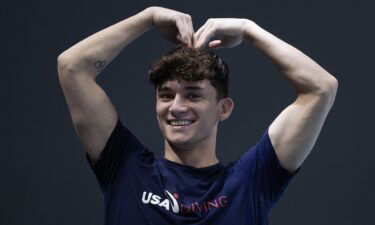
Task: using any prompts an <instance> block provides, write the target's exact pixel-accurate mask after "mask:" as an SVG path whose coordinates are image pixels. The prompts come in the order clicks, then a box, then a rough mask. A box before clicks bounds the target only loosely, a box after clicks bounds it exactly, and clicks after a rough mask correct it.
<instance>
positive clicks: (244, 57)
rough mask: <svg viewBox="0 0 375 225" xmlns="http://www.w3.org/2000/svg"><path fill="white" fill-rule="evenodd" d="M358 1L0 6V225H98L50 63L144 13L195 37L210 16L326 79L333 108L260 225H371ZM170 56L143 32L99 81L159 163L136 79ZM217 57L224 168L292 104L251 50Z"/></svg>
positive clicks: (369, 67) (368, 81)
mask: <svg viewBox="0 0 375 225" xmlns="http://www.w3.org/2000/svg"><path fill="white" fill-rule="evenodd" d="M366 2H369V1H366ZM366 2H364V1H363V2H360V1H339V0H333V1H323V0H315V1H301V0H298V1H297V0H290V1H276V0H274V1H270V0H263V1H261V0H256V1H228V0H226V1H224V0H216V1H181V0H178V1H152V2H151V1H140V0H137V1H119V0H116V1H107V2H104V1H98V0H91V1H88V0H86V1H83V0H81V1H73V0H64V1H44V2H43V1H27V2H26V1H25V2H20V1H12V2H11V1H2V3H1V9H0V12H1V17H2V19H1V24H2V25H1V50H2V51H1V64H2V75H1V76H0V80H1V81H0V83H1V89H0V91H1V93H0V94H1V99H2V101H1V118H2V124H3V125H2V129H1V142H2V146H3V147H2V150H1V152H0V154H1V157H0V177H1V183H0V224H1V225H26V224H27V225H34V224H35V225H44V224H46V225H50V224H56V225H57V224H69V225H74V224H77V225H78V224H101V218H102V216H101V195H100V190H99V186H98V184H97V181H96V179H95V176H94V174H93V172H92V171H91V169H90V167H89V165H88V164H87V163H86V161H85V157H84V152H83V150H82V146H81V144H80V142H79V140H78V138H77V136H76V134H75V133H74V128H73V125H72V122H71V118H70V115H69V112H68V108H67V105H66V102H65V99H64V96H63V93H62V90H61V88H60V86H59V82H58V77H57V69H56V59H57V56H58V55H59V54H60V53H61V52H62V51H64V50H65V49H67V48H69V47H70V46H72V45H74V44H75V43H77V42H78V41H80V40H82V39H83V38H85V37H87V36H89V35H91V34H93V33H95V32H97V31H99V30H101V29H103V28H105V27H108V26H110V25H112V24H114V23H116V22H119V21H120V20H123V19H125V18H127V17H129V16H131V15H134V14H135V13H137V12H139V11H141V10H142V9H144V8H146V6H150V5H151V3H152V5H159V6H164V7H169V8H173V9H176V10H179V11H183V12H185V13H188V14H190V15H191V16H192V17H193V21H194V26H195V29H198V28H199V27H200V26H201V25H202V24H203V23H204V22H205V21H206V20H207V19H208V18H210V17H246V18H249V19H252V20H253V21H255V22H256V23H257V24H259V25H260V26H262V27H263V28H264V29H266V30H268V31H269V32H271V33H273V34H275V35H276V36H278V37H279V38H281V39H283V40H285V41H286V42H288V43H290V44H292V45H293V46H295V47H297V48H298V49H300V50H301V51H303V52H304V53H306V54H307V55H309V56H310V57H312V58H313V59H314V60H316V61H317V62H318V63H319V64H320V65H322V66H323V67H324V68H325V69H326V70H328V71H329V72H330V73H331V74H333V75H334V76H335V77H336V78H337V79H338V80H339V89H338V93H337V97H336V102H335V104H334V106H333V108H332V110H331V112H330V114H329V116H328V118H327V120H326V123H325V125H324V127H323V130H322V132H321V135H320V137H319V139H318V141H317V143H316V145H315V147H314V150H313V151H312V153H311V154H310V156H309V157H308V158H307V160H306V161H305V163H304V164H303V167H302V170H301V171H300V173H299V174H298V175H297V176H296V177H295V179H294V180H293V181H292V182H291V184H290V185H289V187H288V189H287V191H286V193H285V194H284V196H283V197H282V199H281V200H280V202H279V203H278V205H277V206H276V207H275V208H274V210H273V211H272V213H271V222H270V224H277V225H281V224H284V225H287V224H296V225H297V224H298V225H300V224H304V225H316V224H319V225H325V224H327V225H328V224H329V225H332V224H339V225H372V224H375V220H374V218H373V215H372V214H373V213H374V205H373V202H374V200H375V199H374V191H373V190H374V189H375V184H374V168H375V166H374V163H373V161H374V150H375V149H374V145H373V143H372V140H373V138H374V135H373V134H374V128H375V127H374V118H373V115H374V100H373V97H374V94H373V90H374V88H373V83H374V81H375V78H374V72H373V65H374V57H373V50H374V48H373V47H374V46H373V43H372V42H373V41H374V38H373V36H374V35H373V34H374V31H373V27H374V24H373V21H374V18H373V16H372V15H371V13H373V8H374V7H373V6H371V5H368V4H367V3H366ZM366 4H367V5H366ZM171 48H173V45H172V44H171V43H169V42H168V41H166V40H164V39H163V38H162V37H161V36H159V34H158V33H157V32H156V31H155V30H151V31H149V32H148V33H146V34H145V35H143V36H141V37H140V38H139V39H137V40H136V41H134V42H133V43H131V44H130V45H129V46H128V47H127V48H125V50H124V51H123V52H122V53H121V54H120V55H119V57H118V58H116V59H115V60H114V61H113V62H112V63H111V64H110V65H109V66H108V67H107V69H106V70H105V71H104V72H103V73H102V74H101V75H100V76H99V78H98V82H99V84H100V85H101V86H102V87H103V88H104V90H105V91H106V92H107V94H108V95H109V96H110V98H111V100H112V102H113V103H114V105H115V106H116V108H117V110H118V112H119V115H120V117H121V119H122V121H123V123H124V124H126V125H127V127H128V128H130V129H131V130H132V131H133V133H135V134H136V136H137V137H138V138H139V139H140V140H141V141H142V142H143V143H144V144H145V145H146V146H148V147H150V148H151V149H152V150H154V152H155V153H156V154H157V155H159V156H160V155H161V154H162V150H163V142H162V138H161V135H160V133H159V129H158V126H157V123H156V119H155V118H156V117H155V102H154V94H153V89H152V86H151V85H150V84H149V83H148V81H147V77H146V74H147V71H148V68H149V63H150V61H152V60H155V59H157V58H158V57H159V56H160V55H161V54H163V53H165V52H166V51H168V50H170V49H171ZM217 52H218V54H220V55H221V56H222V57H223V58H224V60H225V61H226V62H227V63H228V64H229V65H230V67H231V83H230V94H231V96H232V97H233V99H234V101H235V109H234V111H233V114H232V116H231V117H230V118H229V119H228V120H227V121H225V122H224V123H223V124H221V125H220V129H219V134H218V145H217V153H218V157H219V159H220V160H221V161H222V162H224V163H226V162H229V161H234V160H236V159H238V158H239V157H240V156H241V155H242V154H243V153H244V152H245V151H246V150H247V149H248V148H249V147H250V146H252V145H253V144H254V143H255V142H256V141H257V140H258V138H259V137H260V135H261V134H262V133H263V131H264V130H265V129H266V127H267V126H268V125H269V124H270V123H271V122H272V121H273V119H274V118H275V117H276V116H277V115H278V114H279V113H280V112H281V110H283V109H284V108H285V107H286V106H288V105H289V104H290V103H291V102H292V101H293V100H294V99H295V97H296V95H295V92H294V90H293V89H292V87H291V86H290V84H289V83H288V82H287V81H286V79H284V77H283V76H282V75H281V74H280V73H279V72H278V71H277V70H276V69H275V68H274V67H273V66H272V64H271V63H270V61H268V59H266V58H265V57H264V56H263V55H262V54H260V52H259V51H257V49H255V48H254V47H253V46H251V44H249V43H242V45H240V46H238V47H236V48H233V49H221V50H218V51H217Z"/></svg>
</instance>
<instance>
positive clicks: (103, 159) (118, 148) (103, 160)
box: [86, 119, 145, 193]
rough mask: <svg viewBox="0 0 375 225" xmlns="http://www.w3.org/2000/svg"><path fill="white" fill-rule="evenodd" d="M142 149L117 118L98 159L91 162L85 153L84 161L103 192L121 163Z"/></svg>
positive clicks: (115, 175)
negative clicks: (93, 162)
mask: <svg viewBox="0 0 375 225" xmlns="http://www.w3.org/2000/svg"><path fill="white" fill-rule="evenodd" d="M143 149H145V147H144V146H143V145H142V144H141V143H140V142H139V141H138V139H137V138H136V137H135V136H134V135H133V134H132V133H131V132H130V131H129V130H128V129H127V128H126V127H124V126H123V124H122V123H121V121H120V119H118V121H117V124H116V126H115V128H114V130H113V131H112V133H111V135H110V137H109V138H108V141H107V143H106V145H105V147H104V150H103V152H102V153H101V155H100V158H99V160H98V161H97V162H96V163H95V164H92V161H91V160H90V157H89V155H88V154H87V153H86V161H87V162H88V163H89V165H90V167H91V169H92V170H93V172H94V173H95V176H96V178H97V180H98V182H99V185H100V189H101V191H102V192H103V193H104V192H106V190H107V189H108V187H109V186H110V185H111V184H113V183H114V182H115V180H116V178H117V176H118V174H119V173H120V169H121V167H122V165H123V164H124V163H130V162H128V161H131V157H132V155H135V154H136V153H137V152H140V151H142V150H143Z"/></svg>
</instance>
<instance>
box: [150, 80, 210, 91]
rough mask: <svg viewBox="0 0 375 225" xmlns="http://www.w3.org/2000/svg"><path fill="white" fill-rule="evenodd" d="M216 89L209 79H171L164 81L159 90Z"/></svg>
mask: <svg viewBox="0 0 375 225" xmlns="http://www.w3.org/2000/svg"><path fill="white" fill-rule="evenodd" d="M211 89H214V87H213V86H212V85H211V83H210V82H209V81H208V80H207V79H204V80H199V81H184V80H181V81H180V80H171V81H166V82H164V83H163V84H162V85H161V86H160V87H158V89H157V90H158V91H179V90H198V91H210V90H211Z"/></svg>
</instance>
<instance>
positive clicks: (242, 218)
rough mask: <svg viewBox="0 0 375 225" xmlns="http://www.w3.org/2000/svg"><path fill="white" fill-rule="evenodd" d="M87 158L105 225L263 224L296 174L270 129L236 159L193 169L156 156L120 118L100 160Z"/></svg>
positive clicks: (266, 222) (266, 221)
mask: <svg viewBox="0 0 375 225" xmlns="http://www.w3.org/2000/svg"><path fill="white" fill-rule="evenodd" d="M86 160H87V161H88V163H89V164H90V166H91V168H92V169H93V171H94V173H95V175H96V177H97V180H98V182H99V185H100V189H101V191H102V193H103V220H104V224H105V225H143V224H157V225H164V224H223V225H228V224H236V225H242V224H246V225H265V224H268V214H269V211H270V209H271V208H272V206H273V205H274V204H275V202H276V201H277V200H278V199H279V198H280V196H281V194H282V193H283V191H284V190H285V188H286V186H287V184H288V183H289V181H290V179H291V178H292V176H293V175H291V174H290V173H289V172H288V171H287V170H285V169H284V168H282V167H281V166H280V164H279V161H278V159H277V157H276V155H275V152H274V149H273V147H272V144H271V141H270V139H269V135H268V129H267V130H266V132H264V134H263V136H262V137H261V139H260V140H259V141H258V143H257V144H256V145H255V146H253V147H252V148H251V149H249V150H248V151H247V152H246V153H245V154H244V155H243V156H242V157H241V158H240V159H239V160H238V161H236V162H233V163H229V164H228V165H223V164H221V163H218V164H216V165H212V166H209V167H206V168H194V167H190V166H185V165H181V164H178V163H175V162H172V161H169V160H166V159H164V158H155V157H154V154H153V153H152V152H151V151H150V150H149V149H148V148H147V147H145V146H143V145H142V144H141V143H140V142H139V141H138V140H137V138H136V137H135V136H134V135H133V134H132V133H131V132H130V131H129V130H128V129H127V128H126V127H124V126H123V125H122V123H121V121H120V120H118V122H117V124H116V127H115V128H114V130H113V132H112V134H111V136H110V137H109V139H108V142H107V143H106V146H105V148H104V150H103V152H102V154H101V156H100V159H99V160H98V161H97V162H96V163H95V164H94V165H92V163H91V161H90V158H89V156H88V155H87V153H86Z"/></svg>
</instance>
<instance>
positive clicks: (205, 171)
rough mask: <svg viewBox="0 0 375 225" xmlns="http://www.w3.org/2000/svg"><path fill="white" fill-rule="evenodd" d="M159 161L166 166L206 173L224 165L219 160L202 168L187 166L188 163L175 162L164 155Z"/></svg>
mask: <svg viewBox="0 0 375 225" xmlns="http://www.w3.org/2000/svg"><path fill="white" fill-rule="evenodd" d="M160 161H161V162H162V163H163V164H165V165H167V166H171V167H173V168H176V169H180V170H184V171H187V172H191V173H202V174H203V173H208V172H211V171H216V170H218V169H219V168H222V167H223V166H224V165H223V164H222V163H221V162H220V161H219V162H218V163H216V164H214V165H211V166H207V167H202V168H195V167H193V166H188V165H183V164H180V163H176V162H173V161H170V160H168V159H166V158H164V157H160Z"/></svg>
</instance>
